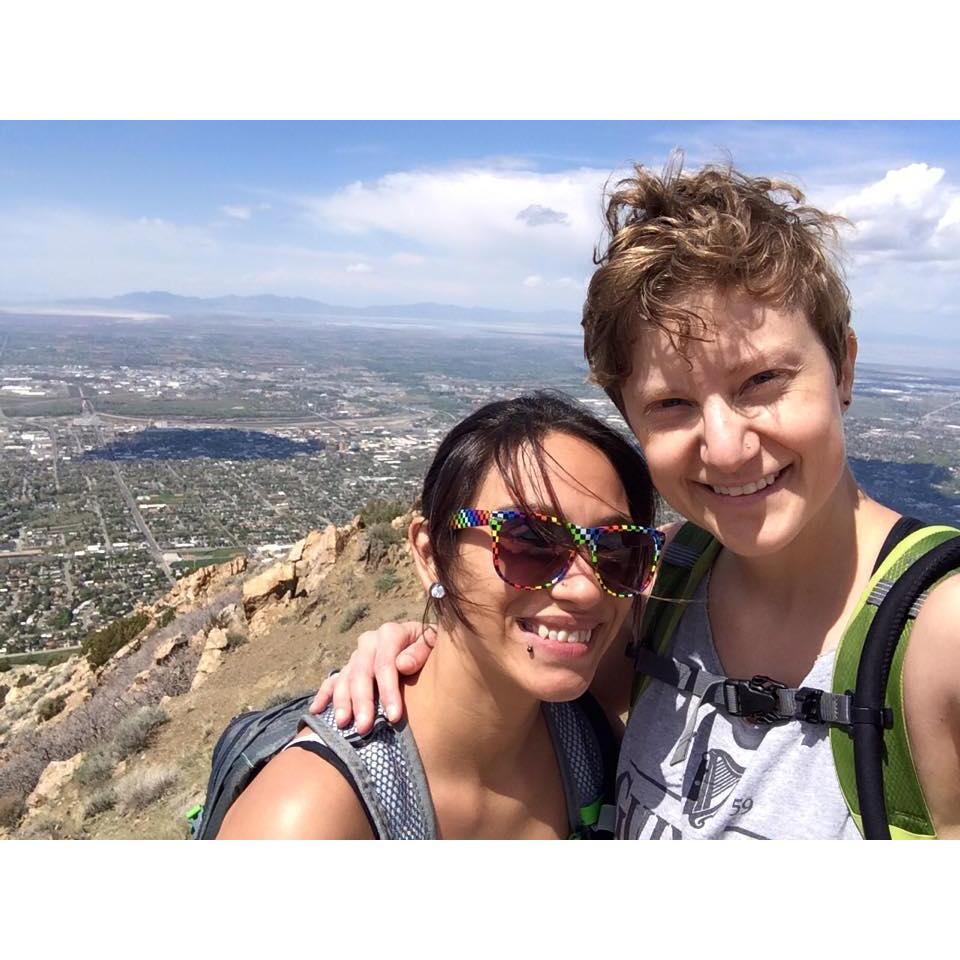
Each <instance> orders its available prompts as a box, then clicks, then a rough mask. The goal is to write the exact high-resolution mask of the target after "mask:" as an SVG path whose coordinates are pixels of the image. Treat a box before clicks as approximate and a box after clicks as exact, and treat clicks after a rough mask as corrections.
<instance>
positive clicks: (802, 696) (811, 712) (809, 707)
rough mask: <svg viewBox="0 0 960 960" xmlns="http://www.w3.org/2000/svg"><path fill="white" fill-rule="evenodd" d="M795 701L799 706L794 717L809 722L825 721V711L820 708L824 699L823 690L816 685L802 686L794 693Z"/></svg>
mask: <svg viewBox="0 0 960 960" xmlns="http://www.w3.org/2000/svg"><path fill="white" fill-rule="evenodd" d="M793 698H794V703H796V705H797V708H796V711H795V713H794V717H796V719H797V720H805V721H806V722H807V723H823V713H822V712H821V709H820V703H821V701H822V699H823V691H822V690H817V689H816V688H815V687H800V688H799V689H798V690H797V691H796V692H795V693H794V695H793Z"/></svg>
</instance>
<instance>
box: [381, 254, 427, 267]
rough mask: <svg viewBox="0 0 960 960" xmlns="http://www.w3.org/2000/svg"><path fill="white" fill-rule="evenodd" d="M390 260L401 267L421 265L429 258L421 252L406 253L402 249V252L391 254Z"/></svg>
mask: <svg viewBox="0 0 960 960" xmlns="http://www.w3.org/2000/svg"><path fill="white" fill-rule="evenodd" d="M390 262H391V263H396V264H398V265H399V266H401V267H419V266H422V265H423V264H425V263H426V262H427V258H426V257H423V256H421V255H420V254H419V253H404V252H402V251H401V252H400V253H392V254H390Z"/></svg>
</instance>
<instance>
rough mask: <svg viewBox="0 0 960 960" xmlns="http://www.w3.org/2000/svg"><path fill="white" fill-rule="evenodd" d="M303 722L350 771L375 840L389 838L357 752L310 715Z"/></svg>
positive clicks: (375, 794) (380, 810)
mask: <svg viewBox="0 0 960 960" xmlns="http://www.w3.org/2000/svg"><path fill="white" fill-rule="evenodd" d="M302 719H303V722H304V723H305V724H306V725H307V726H308V727H309V728H310V729H311V730H312V731H313V732H314V733H315V734H316V735H317V736H318V737H319V738H320V740H321V741H322V743H323V744H324V746H326V747H328V748H329V749H330V750H331V751H332V752H333V753H334V754H336V755H337V756H338V757H339V758H340V759H341V760H342V761H343V763H344V766H346V768H347V769H348V770H349V771H350V775H351V776H352V777H353V782H354V783H355V784H356V786H357V790H358V791H359V793H360V796H361V798H362V800H363V804H364V806H365V807H366V808H367V812H368V813H369V814H370V820H371V821H372V822H373V826H374V829H375V830H376V833H377V839H379V840H384V839H388V838H389V837H390V824H389V823H388V821H387V815H386V812H385V811H384V809H383V807H382V806H381V805H380V798H379V797H378V796H377V791H376V790H375V789H374V786H373V784H372V783H371V781H370V778H369V776H368V774H367V768H366V766H365V765H364V764H363V763H362V762H361V760H360V757H359V756H357V751H356V750H354V749H353V746H352V745H351V744H350V742H349V741H348V740H346V739H345V738H344V737H343V736H341V735H340V734H339V733H338V732H337V731H336V730H333V729H331V728H330V727H329V726H327V724H325V723H324V722H323V720H321V719H320V717H316V716H314V715H313V714H312V713H305V714H304V715H303V718H302Z"/></svg>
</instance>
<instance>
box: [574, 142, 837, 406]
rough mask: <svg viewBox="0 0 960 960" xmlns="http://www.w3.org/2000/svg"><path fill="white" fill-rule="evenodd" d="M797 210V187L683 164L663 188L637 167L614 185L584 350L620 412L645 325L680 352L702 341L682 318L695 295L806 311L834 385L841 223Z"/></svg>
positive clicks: (674, 167)
mask: <svg viewBox="0 0 960 960" xmlns="http://www.w3.org/2000/svg"><path fill="white" fill-rule="evenodd" d="M778 195H780V196H778ZM804 199H805V197H804V195H803V193H801V191H800V190H799V189H798V188H797V187H796V186H795V185H794V184H792V183H788V182H785V181H781V180H770V179H767V178H765V177H747V176H744V175H743V174H742V173H739V172H738V171H737V170H735V169H733V167H732V166H713V165H710V166H705V167H703V168H702V169H701V170H699V171H697V172H696V173H693V174H684V173H683V161H682V156H679V155H674V156H673V157H672V158H671V160H670V161H669V162H668V164H667V166H666V168H665V169H664V172H663V173H662V174H661V175H659V176H658V175H657V174H655V173H652V172H651V171H649V170H647V169H645V168H644V167H642V166H639V165H637V166H635V167H634V172H633V176H630V177H627V178H625V179H623V180H620V181H619V182H618V183H617V184H616V186H615V188H614V190H613V192H612V193H611V194H610V198H609V201H608V203H607V208H606V229H607V233H608V240H607V245H606V249H605V250H604V251H603V252H602V253H600V252H599V251H597V252H595V254H594V263H596V264H598V268H597V270H596V271H595V272H594V274H593V277H592V279H591V281H590V286H589V288H588V291H587V299H586V303H585V304H584V307H583V329H584V345H583V349H584V354H585V355H586V358H587V362H588V363H589V365H590V371H591V375H592V379H593V380H594V381H595V382H596V383H598V384H599V385H600V386H601V387H603V389H604V390H605V391H606V392H607V395H608V396H609V397H610V398H611V399H612V400H613V402H614V403H615V404H616V405H617V407H618V408H619V409H620V410H621V411H622V410H623V401H622V386H623V383H624V382H625V380H626V379H627V377H629V376H630V373H631V370H632V364H631V355H632V353H633V349H632V347H633V344H634V341H635V338H636V336H637V334H638V333H639V332H640V331H641V330H642V329H643V326H644V325H646V326H655V327H659V328H660V329H662V330H664V331H666V332H667V333H668V335H669V336H670V337H671V340H672V341H673V343H674V345H675V346H676V347H677V349H679V350H680V351H681V352H683V350H684V347H685V344H686V341H688V340H690V339H706V338H707V337H706V336H705V333H706V327H705V324H704V322H703V320H702V319H701V318H700V317H698V316H697V315H696V314H694V313H693V312H691V311H689V310H684V309H682V308H680V307H679V306H678V302H679V301H680V300H682V299H683V298H685V297H686V296H688V295H690V294H692V293H696V292H699V291H712V290H719V291H736V292H743V293H746V294H747V295H749V296H751V297H754V298H756V299H757V300H760V301H762V302H764V303H769V304H771V305H774V306H778V307H784V306H786V307H791V308H798V309H801V310H803V312H804V313H805V314H806V315H807V317H808V318H809V319H810V322H811V324H812V325H813V328H814V330H816V332H817V335H818V336H819V337H820V340H821V341H822V342H823V345H824V347H825V348H826V350H827V353H828V354H829V355H830V359H831V362H832V363H833V366H834V370H835V371H836V375H837V381H838V382H839V380H840V372H841V367H842V365H843V362H844V360H845V359H846V354H847V333H848V331H849V328H850V292H849V290H848V289H847V286H846V283H845V282H844V279H843V271H842V268H841V266H840V263H839V260H838V258H837V256H836V254H835V253H834V249H835V248H836V242H837V239H838V233H837V227H838V226H839V224H840V223H843V222H845V221H844V219H843V218H842V217H838V216H834V215H832V214H829V213H826V212H825V211H823V210H819V209H817V208H816V207H811V206H806V205H804Z"/></svg>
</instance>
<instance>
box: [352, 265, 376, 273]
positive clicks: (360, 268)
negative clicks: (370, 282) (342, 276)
mask: <svg viewBox="0 0 960 960" xmlns="http://www.w3.org/2000/svg"><path fill="white" fill-rule="evenodd" d="M347 273H373V267H371V266H370V264H369V263H348V264H347Z"/></svg>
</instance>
